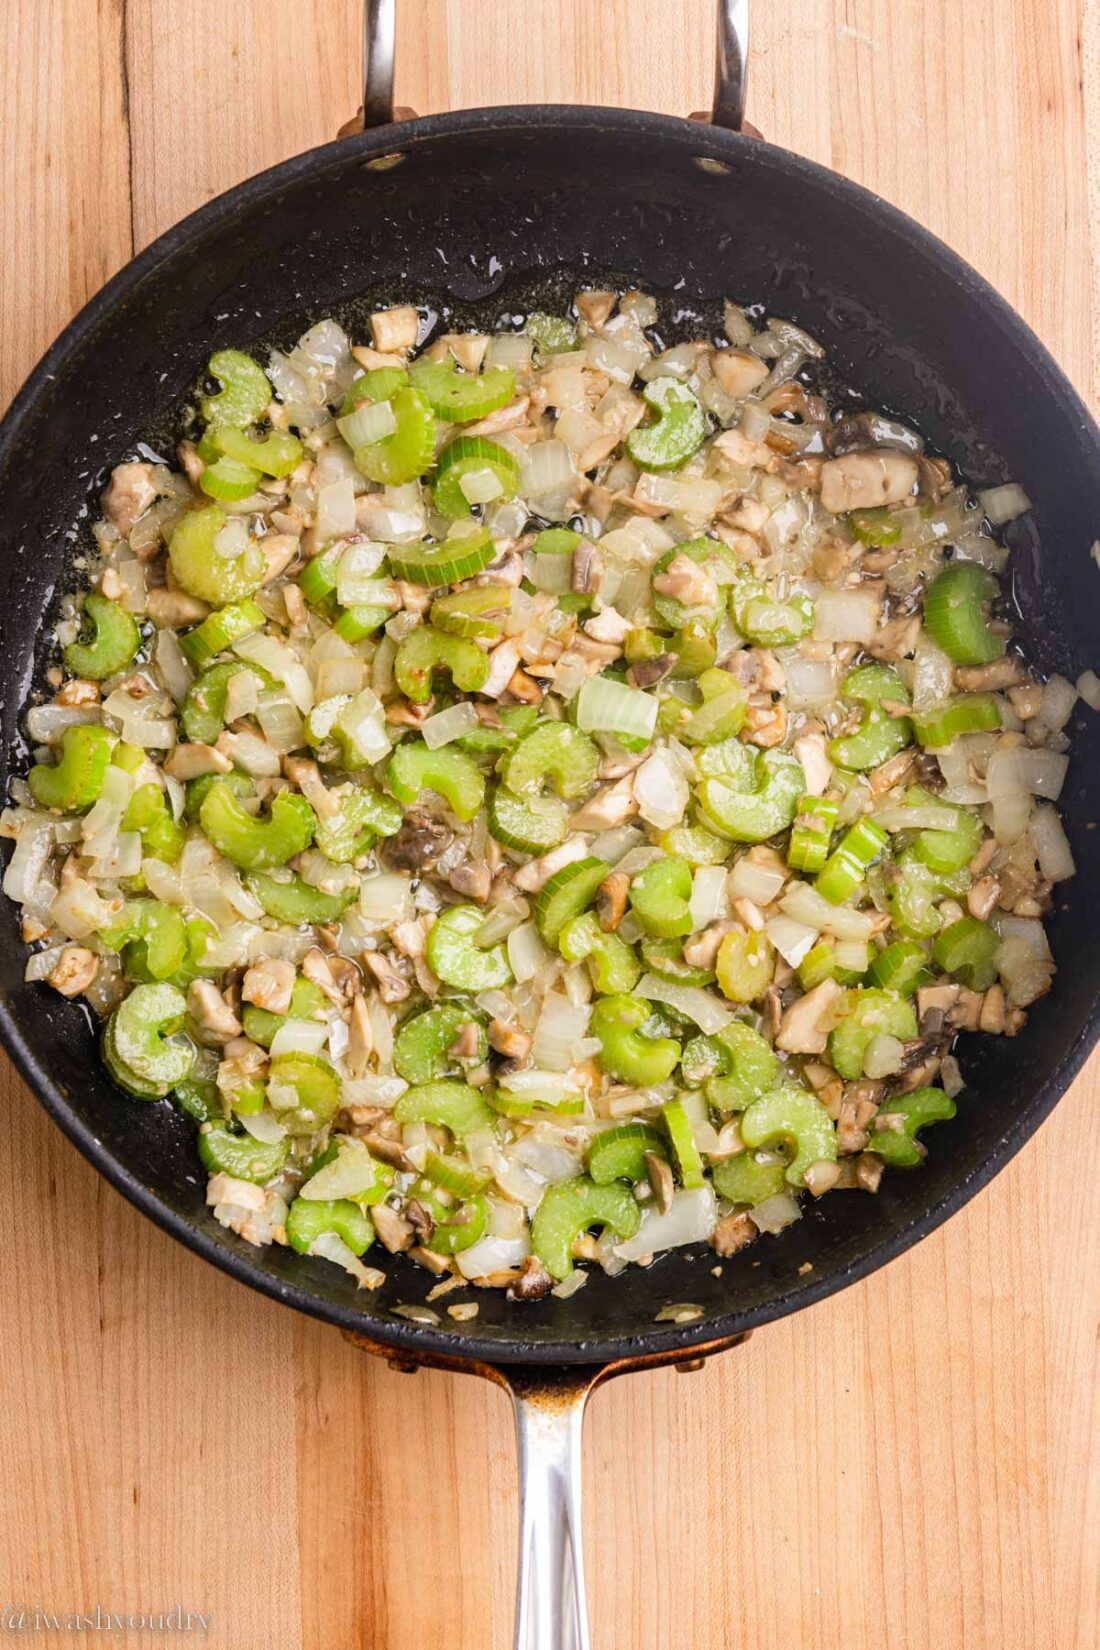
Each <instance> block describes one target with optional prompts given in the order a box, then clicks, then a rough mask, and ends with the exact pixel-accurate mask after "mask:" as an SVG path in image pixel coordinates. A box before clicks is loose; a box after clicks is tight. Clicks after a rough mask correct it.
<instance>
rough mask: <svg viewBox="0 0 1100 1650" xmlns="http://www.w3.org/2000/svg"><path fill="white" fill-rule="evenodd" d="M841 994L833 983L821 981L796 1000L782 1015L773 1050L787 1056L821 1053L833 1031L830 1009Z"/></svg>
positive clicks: (839, 988) (840, 988)
mask: <svg viewBox="0 0 1100 1650" xmlns="http://www.w3.org/2000/svg"><path fill="white" fill-rule="evenodd" d="M843 994H844V993H843V989H842V987H841V986H839V985H838V984H837V982H836V981H835V980H822V982H821V984H820V985H815V986H814V988H813V990H812V991H807V993H806V995H805V996H804V997H799V998H798V1000H797V1001H796V1002H794V1003H792V1004H791V1006H790V1008H788V1009H787V1010H786V1011H785V1012H784V1014H783V1018H782V1020H781V1021H780V1026H779V1033H778V1035H777V1037H776V1039H775V1044H776V1047H777V1048H781V1049H783V1050H784V1051H785V1052H786V1053H788V1054H823V1053H824V1052H825V1045H826V1042H827V1040H828V1036H829V1032H830V1031H831V1030H832V1017H833V1010H834V1008H835V1007H836V1004H837V1000H838V999H839V998H840V997H842V996H843Z"/></svg>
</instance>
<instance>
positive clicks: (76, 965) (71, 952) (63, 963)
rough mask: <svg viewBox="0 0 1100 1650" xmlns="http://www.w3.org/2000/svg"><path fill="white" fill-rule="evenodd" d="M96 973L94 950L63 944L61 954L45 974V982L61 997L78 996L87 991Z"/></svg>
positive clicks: (82, 946)
mask: <svg viewBox="0 0 1100 1650" xmlns="http://www.w3.org/2000/svg"><path fill="white" fill-rule="evenodd" d="M98 973H99V958H98V957H97V956H96V954H95V952H94V951H89V950H88V948H87V946H84V945H64V946H62V948H61V955H60V956H59V957H58V959H57V961H56V962H55V963H54V965H53V967H52V968H51V969H50V972H49V973H48V974H47V975H46V983H47V984H48V985H52V986H53V988H54V990H55V991H59V992H60V993H61V995H62V996H63V997H79V996H80V994H81V993H82V992H84V991H87V989H88V987H89V986H90V985H91V983H92V981H93V980H94V979H95V977H96V975H97V974H98Z"/></svg>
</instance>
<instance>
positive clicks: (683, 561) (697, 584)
mask: <svg viewBox="0 0 1100 1650" xmlns="http://www.w3.org/2000/svg"><path fill="white" fill-rule="evenodd" d="M653 588H654V590H655V591H656V592H657V594H658V596H670V597H671V598H672V600H673V601H677V602H682V603H683V604H684V606H685V607H705V608H711V609H713V608H715V607H717V605H718V586H717V585H716V584H715V582H714V580H713V579H712V578H711V576H710V574H709V573H707V572H706V571H705V570H704V569H703V568H702V567H701V566H700V565H699V563H698V562H697V561H692V559H691V557H690V556H684V555H680V554H677V555H675V556H673V558H672V560H671V561H670V562H669V564H668V566H667V567H666V569H665V571H664V572H663V573H657V574H656V575H655V576H654V579H653ZM628 628H629V627H628Z"/></svg>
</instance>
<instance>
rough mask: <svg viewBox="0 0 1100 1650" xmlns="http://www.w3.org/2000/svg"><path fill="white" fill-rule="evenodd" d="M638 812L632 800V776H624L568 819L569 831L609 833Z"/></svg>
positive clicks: (606, 786) (604, 788) (607, 786)
mask: <svg viewBox="0 0 1100 1650" xmlns="http://www.w3.org/2000/svg"><path fill="white" fill-rule="evenodd" d="M637 812H638V804H637V802H636V801H635V799H634V775H633V774H631V773H628V774H626V775H625V776H624V777H623V778H622V779H617V780H616V781H615V783H614V784H613V785H605V786H604V787H603V788H602V790H599V791H597V792H596V794H595V796H593V797H591V798H590V799H589V800H588V801H587V802H586V803H585V804H584V806H583V807H581V808H578V809H577V811H576V813H575V814H571V815H570V817H569V829H570V830H571V831H609V830H610V829H611V828H612V826H613V825H623V824H625V823H626V821H627V820H628V819H633V817H634V815H635V814H636V813H637Z"/></svg>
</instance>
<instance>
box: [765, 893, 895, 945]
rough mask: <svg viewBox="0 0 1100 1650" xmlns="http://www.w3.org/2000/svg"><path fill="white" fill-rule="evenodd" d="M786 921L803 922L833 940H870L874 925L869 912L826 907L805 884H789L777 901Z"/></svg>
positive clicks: (820, 897)
mask: <svg viewBox="0 0 1100 1650" xmlns="http://www.w3.org/2000/svg"><path fill="white" fill-rule="evenodd" d="M779 903H780V905H781V906H782V907H783V909H784V911H785V912H786V913H787V915H788V916H789V917H795V918H796V919H797V920H798V921H799V922H804V923H805V924H806V926H807V927H808V928H815V929H817V931H818V932H819V933H822V932H824V933H826V934H834V935H835V936H836V938H837V939H844V940H866V939H870V937H871V931H872V929H873V927H874V924H875V916H876V913H875V912H873V911H854V910H853V909H852V907H851V906H849V905H830V903H829V901H828V900H827V899H823V898H822V896H821V895H820V894H819V893H818V892H817V889H816V888H811V887H810V885H809V883H808V882H792V883H791V885H790V887H789V888H788V889H787V890H786V891H785V892H784V893H783V895H782V896H781V898H780V901H779Z"/></svg>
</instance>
